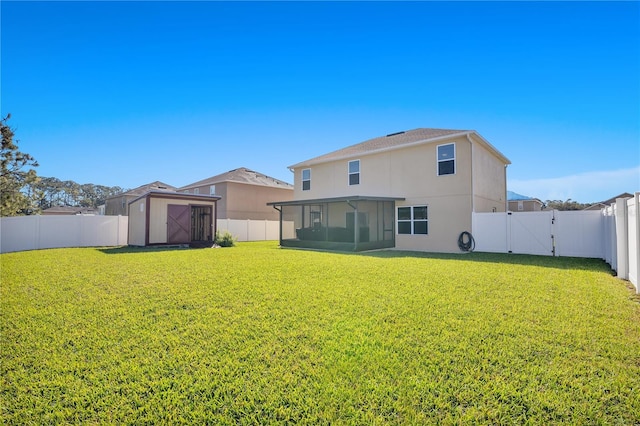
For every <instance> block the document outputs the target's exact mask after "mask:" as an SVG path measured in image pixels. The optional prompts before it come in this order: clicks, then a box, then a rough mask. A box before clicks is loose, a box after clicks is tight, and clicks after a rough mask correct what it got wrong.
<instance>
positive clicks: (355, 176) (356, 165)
mask: <svg viewBox="0 0 640 426" xmlns="http://www.w3.org/2000/svg"><path fill="white" fill-rule="evenodd" d="M358 184H360V160H353V161H349V185H358Z"/></svg>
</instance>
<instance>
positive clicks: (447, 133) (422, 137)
mask: <svg viewBox="0 0 640 426" xmlns="http://www.w3.org/2000/svg"><path fill="white" fill-rule="evenodd" d="M471 133H473V134H475V135H477V136H479V137H480V139H481V140H482V141H483V142H484V143H486V145H487V146H488V147H489V148H490V149H493V150H494V151H495V152H496V153H497V154H499V155H500V156H502V157H504V156H503V155H502V154H501V153H500V152H498V151H497V150H496V149H495V148H494V147H493V146H491V144H489V143H488V142H487V141H485V140H484V139H483V138H482V137H481V136H480V135H478V134H477V133H476V132H475V131H473V130H453V129H426V128H419V129H414V130H408V131H406V132H398V133H391V134H389V135H386V136H381V137H377V138H373V139H369V140H367V141H364V142H361V143H358V144H355V145H351V146H348V147H346V148H342V149H339V150H337V151H333V152H330V153H328V154H324V155H321V156H319V157H315V158H312V159H310V160H306V161H303V162H301V163H298V164H294V165H293V166H289V168H297V167H303V166H310V165H313V164H319V163H325V162H328V161H334V160H339V159H342V158H352V157H356V156H358V155H363V154H372V153H374V152H379V151H386V150H390V149H395V148H401V147H403V146H408V145H413V144H420V143H426V142H435V141H437V140H439V139H446V138H449V137H452V136H457V135H465V134H471ZM504 159H505V160H506V162H509V160H507V159H506V158H504Z"/></svg>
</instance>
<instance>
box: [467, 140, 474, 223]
mask: <svg viewBox="0 0 640 426" xmlns="http://www.w3.org/2000/svg"><path fill="white" fill-rule="evenodd" d="M467 140H468V141H469V145H470V146H471V213H472V214H473V213H475V212H476V206H475V202H474V194H475V188H474V187H473V158H474V155H473V150H474V143H473V141H472V140H471V137H470V136H469V133H467ZM471 231H472V233H473V229H472V230H471Z"/></svg>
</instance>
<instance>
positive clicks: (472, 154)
mask: <svg viewBox="0 0 640 426" xmlns="http://www.w3.org/2000/svg"><path fill="white" fill-rule="evenodd" d="M467 140H468V141H469V145H470V146H471V213H472V214H473V213H475V212H476V206H475V193H476V192H475V191H474V187H473V160H474V158H473V157H474V152H473V151H474V143H473V140H472V139H471V136H470V134H469V133H467ZM505 187H506V181H505ZM472 228H473V225H472ZM472 232H473V229H472Z"/></svg>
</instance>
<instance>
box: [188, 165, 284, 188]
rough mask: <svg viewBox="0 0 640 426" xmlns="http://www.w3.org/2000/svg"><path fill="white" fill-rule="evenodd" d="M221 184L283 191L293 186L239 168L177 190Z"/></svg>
mask: <svg viewBox="0 0 640 426" xmlns="http://www.w3.org/2000/svg"><path fill="white" fill-rule="evenodd" d="M222 182H237V183H247V184H251V185H261V186H269V187H274V188H285V189H293V185H291V184H290V183H287V182H284V181H281V180H279V179H276V178H272V177H271V176H267V175H265V174H262V173H258V172H256V171H253V170H250V169H247V168H246V167H240V168H237V169H233V170H230V171H228V172H225V173H222V174H219V175H216V176H213V177H210V178H207V179H204V180H201V181H198V182H195V183H192V184H189V185H187V186H183V187H182V188H180V189H179V191H182V190H185V189H190V188H197V187H199V186H206V185H215V184H216V183H222Z"/></svg>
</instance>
